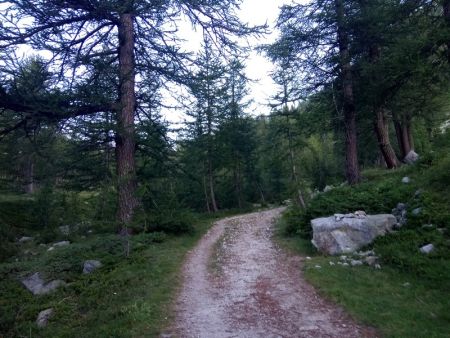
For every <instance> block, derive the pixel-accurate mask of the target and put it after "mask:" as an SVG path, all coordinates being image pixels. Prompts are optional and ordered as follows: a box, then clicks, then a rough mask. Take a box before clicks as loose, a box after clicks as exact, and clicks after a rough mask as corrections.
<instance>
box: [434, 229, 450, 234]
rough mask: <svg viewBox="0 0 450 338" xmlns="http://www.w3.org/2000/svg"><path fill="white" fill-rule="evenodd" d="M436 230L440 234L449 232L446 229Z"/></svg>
mask: <svg viewBox="0 0 450 338" xmlns="http://www.w3.org/2000/svg"><path fill="white" fill-rule="evenodd" d="M436 230H437V231H439V233H441V234H444V233H446V232H447V229H446V228H437V229H436Z"/></svg>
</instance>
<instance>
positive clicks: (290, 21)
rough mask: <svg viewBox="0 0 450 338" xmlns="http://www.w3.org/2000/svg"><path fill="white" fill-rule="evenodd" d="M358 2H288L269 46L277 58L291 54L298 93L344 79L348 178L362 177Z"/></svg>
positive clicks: (301, 95) (302, 94)
mask: <svg viewBox="0 0 450 338" xmlns="http://www.w3.org/2000/svg"><path fill="white" fill-rule="evenodd" d="M351 12H352V7H351V6H349V4H348V3H347V2H345V1H343V0H326V1H311V2H310V3H308V4H306V5H303V4H294V5H286V6H283V7H282V8H281V13H280V16H279V18H278V24H277V26H278V28H279V29H280V31H281V35H280V38H279V39H278V40H277V41H276V42H275V43H273V44H271V45H269V46H266V48H265V49H266V51H267V55H268V56H269V58H270V59H271V60H273V61H275V62H277V61H282V60H289V63H290V65H291V67H292V69H293V71H294V72H295V75H296V77H297V83H298V84H299V87H298V88H297V89H296V90H294V91H293V93H292V97H293V98H294V99H298V98H305V97H306V96H307V95H308V94H311V93H314V92H317V91H320V90H321V89H323V88H324V86H326V85H329V84H330V83H333V82H335V81H336V79H339V82H340V83H341V85H340V87H341V88H340V97H341V100H340V101H341V102H342V110H343V120H344V125H345V145H346V147H345V154H346V165H345V173H346V177H347V181H348V182H349V183H350V184H355V183H358V182H359V181H360V169H359V163H358V152H357V129H356V106H355V101H354V100H355V99H354V90H353V67H352V63H351V60H352V56H351V55H350V44H351V40H350V27H349V22H350V19H349V16H350V14H349V13H351Z"/></svg>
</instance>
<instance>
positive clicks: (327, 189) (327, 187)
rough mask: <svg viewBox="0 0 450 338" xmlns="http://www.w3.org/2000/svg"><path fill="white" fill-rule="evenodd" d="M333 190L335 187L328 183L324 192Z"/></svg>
mask: <svg viewBox="0 0 450 338" xmlns="http://www.w3.org/2000/svg"><path fill="white" fill-rule="evenodd" d="M331 190H333V187H332V186H330V185H327V186H326V187H325V188H324V189H323V192H329V191H331Z"/></svg>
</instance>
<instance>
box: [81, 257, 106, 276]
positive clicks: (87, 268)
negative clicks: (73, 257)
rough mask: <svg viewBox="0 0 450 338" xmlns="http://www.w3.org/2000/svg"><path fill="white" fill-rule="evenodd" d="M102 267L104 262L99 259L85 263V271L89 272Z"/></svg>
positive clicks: (85, 272)
mask: <svg viewBox="0 0 450 338" xmlns="http://www.w3.org/2000/svg"><path fill="white" fill-rule="evenodd" d="M101 267H102V263H101V262H100V261H97V260H87V261H85V262H84V264H83V273H84V274H88V273H91V272H94V271H95V270H97V269H98V268H101Z"/></svg>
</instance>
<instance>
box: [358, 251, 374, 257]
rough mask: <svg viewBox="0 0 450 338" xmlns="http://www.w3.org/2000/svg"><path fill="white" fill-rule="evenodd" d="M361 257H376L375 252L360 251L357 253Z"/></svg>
mask: <svg viewBox="0 0 450 338" xmlns="http://www.w3.org/2000/svg"><path fill="white" fill-rule="evenodd" d="M356 254H357V255H358V256H360V257H367V256H375V251H373V250H368V251H360V252H357V253H356Z"/></svg>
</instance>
